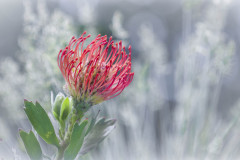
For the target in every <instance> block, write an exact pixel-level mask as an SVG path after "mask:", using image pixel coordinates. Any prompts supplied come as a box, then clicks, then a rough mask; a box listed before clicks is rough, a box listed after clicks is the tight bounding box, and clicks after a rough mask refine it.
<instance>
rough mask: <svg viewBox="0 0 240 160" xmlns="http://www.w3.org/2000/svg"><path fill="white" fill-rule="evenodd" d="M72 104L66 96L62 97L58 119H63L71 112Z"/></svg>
mask: <svg viewBox="0 0 240 160" xmlns="http://www.w3.org/2000/svg"><path fill="white" fill-rule="evenodd" d="M71 109H72V105H71V101H70V100H69V98H68V97H66V98H65V99H64V101H63V102H62V106H61V113H60V120H62V121H65V120H66V119H67V117H68V115H69V113H70V112H71Z"/></svg>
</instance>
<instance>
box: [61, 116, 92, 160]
mask: <svg viewBox="0 0 240 160" xmlns="http://www.w3.org/2000/svg"><path fill="white" fill-rule="evenodd" d="M87 123H88V120H85V121H83V122H82V123H81V124H80V125H78V124H77V123H76V124H75V125H74V128H73V133H72V136H71V140H70V143H69V146H68V148H67V149H66V151H65V153H64V159H66V160H72V159H74V158H76V156H77V154H78V152H79V150H80V149H81V147H82V144H83V140H84V136H85V130H84V128H85V127H86V125H87Z"/></svg>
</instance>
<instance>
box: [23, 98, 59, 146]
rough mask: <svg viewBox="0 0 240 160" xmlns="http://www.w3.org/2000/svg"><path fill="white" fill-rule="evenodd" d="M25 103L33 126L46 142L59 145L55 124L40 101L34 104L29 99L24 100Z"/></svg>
mask: <svg viewBox="0 0 240 160" xmlns="http://www.w3.org/2000/svg"><path fill="white" fill-rule="evenodd" d="M24 104H25V109H24V111H25V113H26V114H27V116H28V119H29V120H30V122H31V124H32V125H33V128H34V129H35V130H36V131H37V133H38V134H39V135H40V136H41V137H42V139H43V140H44V141H45V142H46V143H48V144H53V145H55V146H57V147H58V146H59V141H58V138H57V136H56V134H55V131H54V128H53V125H52V123H51V121H50V119H49V117H48V115H47V113H46V112H45V110H44V109H43V108H42V106H41V105H40V104H39V103H38V102H36V105H34V104H33V103H32V102H29V101H27V100H25V101H24Z"/></svg>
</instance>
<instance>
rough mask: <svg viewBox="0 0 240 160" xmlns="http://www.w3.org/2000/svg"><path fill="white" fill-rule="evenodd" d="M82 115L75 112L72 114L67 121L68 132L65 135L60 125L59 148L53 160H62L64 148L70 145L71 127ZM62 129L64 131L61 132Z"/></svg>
mask: <svg viewBox="0 0 240 160" xmlns="http://www.w3.org/2000/svg"><path fill="white" fill-rule="evenodd" d="M83 115H84V113H81V114H79V113H77V112H72V114H71V118H70V120H69V125H68V131H67V132H66V133H65V125H61V128H60V134H61V139H62V141H61V143H60V146H59V148H58V153H57V156H56V158H55V160H62V159H63V156H64V152H65V150H66V148H67V147H68V145H69V143H70V139H71V136H72V131H73V127H74V125H75V123H76V122H77V121H81V119H82V117H83ZM62 127H64V131H63V128H62Z"/></svg>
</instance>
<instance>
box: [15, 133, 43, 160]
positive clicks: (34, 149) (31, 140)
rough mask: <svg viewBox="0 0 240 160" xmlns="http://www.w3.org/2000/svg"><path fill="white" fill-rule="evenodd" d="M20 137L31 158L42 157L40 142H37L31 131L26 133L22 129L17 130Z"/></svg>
mask: <svg viewBox="0 0 240 160" xmlns="http://www.w3.org/2000/svg"><path fill="white" fill-rule="evenodd" d="M19 134H20V137H21V138H22V141H23V143H24V146H25V148H26V151H27V153H28V155H29V157H30V159H31V160H41V159H42V150H41V147H40V144H39V143H38V140H37V138H36V137H35V135H34V134H33V132H32V131H30V132H29V133H26V132H24V131H22V130H20V131H19Z"/></svg>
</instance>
